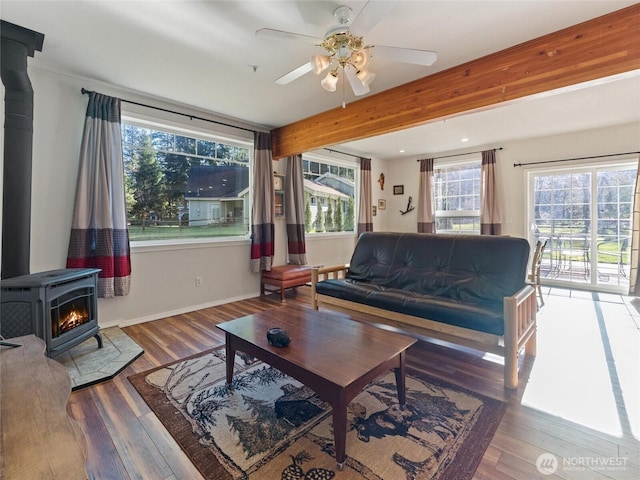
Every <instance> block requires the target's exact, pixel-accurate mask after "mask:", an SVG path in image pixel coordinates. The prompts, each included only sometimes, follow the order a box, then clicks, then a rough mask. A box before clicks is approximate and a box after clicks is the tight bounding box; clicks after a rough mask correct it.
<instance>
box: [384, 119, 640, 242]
mask: <svg viewBox="0 0 640 480" xmlns="http://www.w3.org/2000/svg"><path fill="white" fill-rule="evenodd" d="M497 147H503V150H501V151H498V152H496V158H497V163H496V164H497V169H496V175H497V177H498V183H499V188H500V197H501V205H502V221H503V225H502V233H503V234H505V235H512V236H518V237H526V236H527V226H526V223H527V220H526V218H525V214H526V187H527V185H526V173H527V171H528V170H531V169H534V168H536V169H541V168H549V164H542V165H529V166H524V167H514V166H513V165H514V163H515V164H520V163H522V164H527V163H531V162H540V161H549V160H560V159H568V158H577V157H588V156H598V155H607V154H611V153H623V152H631V151H639V150H640V124H639V123H633V124H625V125H618V126H614V127H607V128H600V129H595V130H588V131H582V132H575V133H569V134H563V135H555V136H549V137H541V138H533V139H528V140H519V141H512V142H502V143H501V144H499V145H488V146H484V147H483V146H481V147H476V148H473V149H467V150H459V151H451V152H441V153H439V154H437V155H434V156H435V157H438V156H440V155H453V154H458V153H465V152H469V151H478V150H484V149H490V148H497ZM428 156H429V155H428V154H425V155H424V156H422V157H421V158H427V157H428ZM631 157H632V158H633V155H632V156H631ZM465 158H470V157H466V156H461V157H455V158H452V159H443V160H436V164H438V162H442V163H447V162H448V163H450V162H454V161H460V160H464V159H465ZM628 158H629V157H626V159H628ZM635 158H638V156H637V155H635ZM416 160H417V159H416V158H410V159H397V160H387V161H384V162H380V165H378V168H380V169H381V170H382V171H383V172H384V174H385V178H386V182H385V189H384V191H381V190H380V188H379V185H378V184H377V183H375V184H374V185H373V202H374V203H377V201H378V200H379V199H386V201H387V208H386V210H383V211H378V224H377V225H376V230H387V231H399V232H415V231H417V218H418V216H417V207H416V209H415V210H413V211H412V212H410V213H408V214H406V215H401V214H400V210H405V209H406V206H407V200H408V198H409V196H410V195H411V196H413V203H414V205H416V204H417V201H418V174H419V171H420V166H419V164H418V162H417V161H416ZM604 160H605V159H600V160H590V161H589V160H584V161H575V162H570V163H562V164H561V165H562V166H563V167H567V166H570V165H581V164H582V165H584V164H586V163H590V164H591V163H593V162H598V161H604ZM606 160H607V161H610V160H611V157H609V158H607V159H606ZM377 178H378V177H377V176H376V177H375V179H377ZM387 185H388V187H387ZM393 185H404V195H393Z"/></svg>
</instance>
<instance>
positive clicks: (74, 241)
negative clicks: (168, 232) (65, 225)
mask: <svg viewBox="0 0 640 480" xmlns="http://www.w3.org/2000/svg"><path fill="white" fill-rule="evenodd" d="M67 268H99V269H100V270H101V271H100V273H99V274H98V292H97V294H98V296H99V297H100V298H110V297H115V296H123V295H127V294H128V293H129V286H130V278H131V257H130V250H129V232H128V230H127V211H126V204H125V190H124V164H123V160H122V136H121V131H120V99H118V98H114V97H108V96H106V95H102V94H99V93H95V92H92V93H90V94H89V104H88V106H87V113H86V116H85V123H84V132H83V135H82V145H81V146H80V162H79V170H78V180H77V185H76V196H75V205H74V209H73V219H72V224H71V238H70V240H69V249H68V254H67Z"/></svg>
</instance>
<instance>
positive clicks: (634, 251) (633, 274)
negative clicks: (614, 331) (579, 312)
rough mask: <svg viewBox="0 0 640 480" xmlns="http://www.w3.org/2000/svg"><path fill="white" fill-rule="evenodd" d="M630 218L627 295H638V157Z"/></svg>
mask: <svg viewBox="0 0 640 480" xmlns="http://www.w3.org/2000/svg"><path fill="white" fill-rule="evenodd" d="M632 218H633V220H632V222H633V223H632V227H631V258H630V267H631V268H630V272H629V295H632V296H635V297H638V296H640V282H639V280H640V159H638V173H637V174H636V187H635V191H634V195H633V217H632Z"/></svg>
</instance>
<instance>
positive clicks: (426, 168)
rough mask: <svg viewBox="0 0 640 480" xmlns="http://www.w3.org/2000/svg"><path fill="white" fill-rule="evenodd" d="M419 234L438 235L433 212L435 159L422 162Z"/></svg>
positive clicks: (426, 159) (419, 193) (419, 190)
mask: <svg viewBox="0 0 640 480" xmlns="http://www.w3.org/2000/svg"><path fill="white" fill-rule="evenodd" d="M418 233H436V222H435V212H434V210H433V158H424V159H422V160H420V180H419V188H418Z"/></svg>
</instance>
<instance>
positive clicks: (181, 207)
mask: <svg viewBox="0 0 640 480" xmlns="http://www.w3.org/2000/svg"><path fill="white" fill-rule="evenodd" d="M122 144H123V145H122V147H123V161H124V170H125V188H126V196H127V198H126V202H127V215H128V223H129V238H130V240H131V241H132V242H135V241H142V240H176V239H188V238H191V239H193V238H210V237H238V236H242V237H245V236H247V235H248V233H249V223H250V201H249V192H250V188H249V186H250V176H251V175H250V173H251V152H252V148H253V147H252V145H250V144H249V143H248V142H247V143H242V142H237V141H230V140H227V139H223V138H217V137H215V136H208V135H204V134H202V133H196V132H185V131H177V130H175V131H174V130H172V129H171V128H170V127H166V128H164V127H158V126H156V125H153V126H152V125H146V124H144V123H142V122H135V121H125V120H124V119H123V122H122Z"/></svg>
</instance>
